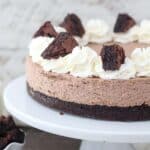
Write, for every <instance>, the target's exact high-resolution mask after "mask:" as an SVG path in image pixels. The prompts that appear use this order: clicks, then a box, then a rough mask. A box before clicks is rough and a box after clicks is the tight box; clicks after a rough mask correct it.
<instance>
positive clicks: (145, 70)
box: [131, 47, 150, 77]
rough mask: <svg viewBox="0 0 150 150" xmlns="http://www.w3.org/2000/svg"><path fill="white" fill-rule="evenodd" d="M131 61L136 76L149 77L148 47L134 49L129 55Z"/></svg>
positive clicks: (149, 54)
mask: <svg viewBox="0 0 150 150" xmlns="http://www.w3.org/2000/svg"><path fill="white" fill-rule="evenodd" d="M131 59H132V61H133V62H134V64H135V68H136V72H137V76H148V77H150V47H147V48H136V49H135V50H134V51H133V52H132V54H131Z"/></svg>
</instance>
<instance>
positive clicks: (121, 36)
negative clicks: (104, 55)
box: [113, 25, 139, 43]
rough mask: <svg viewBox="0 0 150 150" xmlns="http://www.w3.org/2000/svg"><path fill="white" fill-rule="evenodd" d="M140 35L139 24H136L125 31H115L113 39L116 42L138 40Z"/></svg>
mask: <svg viewBox="0 0 150 150" xmlns="http://www.w3.org/2000/svg"><path fill="white" fill-rule="evenodd" d="M138 36H139V26H136V25H135V26H133V27H132V28H131V29H129V31H127V32H125V33H114V34H113V39H114V41H116V42H120V43H129V42H134V41H137V40H138Z"/></svg>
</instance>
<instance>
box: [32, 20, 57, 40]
mask: <svg viewBox="0 0 150 150" xmlns="http://www.w3.org/2000/svg"><path fill="white" fill-rule="evenodd" d="M38 36H47V37H56V36H57V32H56V31H55V29H54V27H53V26H52V24H51V22H50V21H46V22H45V23H44V24H43V25H42V26H41V27H40V28H39V29H38V31H37V32H36V33H35V34H34V38H35V37H38Z"/></svg>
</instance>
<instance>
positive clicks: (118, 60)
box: [100, 44, 125, 70]
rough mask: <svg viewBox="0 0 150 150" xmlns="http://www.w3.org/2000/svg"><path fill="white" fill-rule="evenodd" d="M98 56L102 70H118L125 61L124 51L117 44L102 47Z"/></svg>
mask: <svg viewBox="0 0 150 150" xmlns="http://www.w3.org/2000/svg"><path fill="white" fill-rule="evenodd" d="M100 55H101V57H102V62H103V69H104V70H119V68H120V66H121V64H123V63H124V61H125V53H124V50H123V48H122V47H121V46H120V45H117V44H111V45H104V46H103V48H102V51H101V53H100Z"/></svg>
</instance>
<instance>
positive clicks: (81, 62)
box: [29, 14, 150, 80]
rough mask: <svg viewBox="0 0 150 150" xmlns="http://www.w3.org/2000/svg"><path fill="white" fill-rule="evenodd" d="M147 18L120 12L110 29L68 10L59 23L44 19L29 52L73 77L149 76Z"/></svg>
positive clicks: (43, 63) (46, 65)
mask: <svg viewBox="0 0 150 150" xmlns="http://www.w3.org/2000/svg"><path fill="white" fill-rule="evenodd" d="M149 37H150V21H149V20H143V21H141V23H139V24H138V23H136V21H135V19H133V18H132V17H131V16H129V15H128V14H119V15H118V17H117V19H116V23H115V25H114V27H113V29H111V28H110V26H109V25H108V24H107V23H106V22H104V21H102V20H100V19H93V20H89V21H88V22H87V23H86V24H83V23H82V22H81V20H80V18H79V17H78V16H77V15H75V14H68V15H67V16H66V17H65V18H64V20H63V21H62V22H61V23H60V25H57V26H54V25H53V24H52V23H51V22H50V21H47V22H45V23H44V24H43V25H42V26H41V27H40V28H39V29H38V31H37V32H36V33H35V34H34V36H33V38H32V40H31V43H30V45H29V56H31V58H32V61H33V62H34V63H37V64H39V65H40V66H41V67H42V68H43V70H44V71H46V72H55V73H60V74H70V75H72V76H75V77H82V78H85V77H98V78H102V79H106V80H110V79H122V80H127V79H132V78H139V77H142V78H143V77H145V78H149V77H150V59H149V58H150V38H149Z"/></svg>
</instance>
